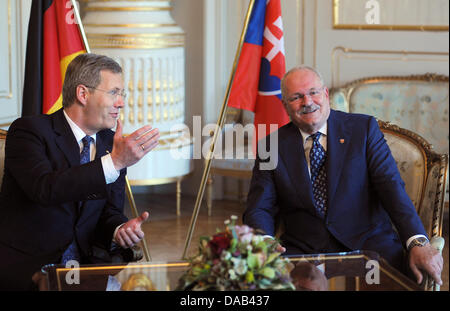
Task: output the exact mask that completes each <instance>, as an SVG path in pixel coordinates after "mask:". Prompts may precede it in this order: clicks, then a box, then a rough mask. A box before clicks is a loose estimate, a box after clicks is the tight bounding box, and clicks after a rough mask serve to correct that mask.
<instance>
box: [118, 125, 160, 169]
mask: <svg viewBox="0 0 450 311" xmlns="http://www.w3.org/2000/svg"><path fill="white" fill-rule="evenodd" d="M151 128H152V127H151V126H150V125H146V126H143V127H141V128H140V129H138V130H136V131H134V132H133V133H131V134H130V135H128V136H126V137H123V135H122V122H121V121H120V120H117V129H116V134H114V143H113V150H112V152H111V159H112V161H113V163H114V167H115V168H116V170H118V171H120V170H121V169H123V168H125V167H128V166H131V165H133V164H135V163H136V162H138V161H139V160H140V159H142V158H143V157H144V156H145V155H146V154H147V153H149V152H150V150H152V149H153V148H155V147H156V146H157V145H158V140H159V130H158V129H153V130H151Z"/></svg>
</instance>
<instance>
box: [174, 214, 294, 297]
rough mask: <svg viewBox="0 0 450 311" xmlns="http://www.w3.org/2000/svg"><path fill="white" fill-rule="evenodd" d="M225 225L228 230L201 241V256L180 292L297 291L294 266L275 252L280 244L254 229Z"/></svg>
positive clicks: (193, 260) (233, 218) (192, 262)
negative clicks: (291, 272) (294, 281)
mask: <svg viewBox="0 0 450 311" xmlns="http://www.w3.org/2000/svg"><path fill="white" fill-rule="evenodd" d="M236 219H237V217H236V216H231V221H230V220H227V221H225V225H226V229H225V231H223V232H217V233H216V234H215V235H213V236H212V237H201V238H200V247H199V253H198V255H196V256H194V257H192V258H190V259H189V262H190V267H189V270H188V271H187V272H186V273H185V274H184V275H183V276H182V277H181V278H180V280H179V285H178V288H177V289H178V290H295V287H294V285H293V284H292V282H291V277H290V275H289V273H290V271H291V270H292V267H293V265H292V264H291V263H290V262H289V259H287V258H283V257H281V256H280V255H281V254H280V253H279V252H277V251H275V249H276V244H277V243H274V242H273V241H268V240H266V239H264V238H263V237H262V236H261V235H257V234H254V231H253V229H252V228H250V227H248V226H246V225H242V226H238V225H236V224H235V222H236Z"/></svg>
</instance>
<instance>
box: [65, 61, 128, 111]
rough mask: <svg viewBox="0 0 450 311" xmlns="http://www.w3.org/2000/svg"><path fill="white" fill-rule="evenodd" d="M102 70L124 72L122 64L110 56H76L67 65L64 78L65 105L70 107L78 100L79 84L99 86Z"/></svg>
mask: <svg viewBox="0 0 450 311" xmlns="http://www.w3.org/2000/svg"><path fill="white" fill-rule="evenodd" d="M102 70H108V71H110V72H112V73H122V68H121V67H120V65H119V64H118V63H117V62H116V61H115V60H113V59H112V58H110V57H108V56H104V55H97V54H93V53H83V54H80V55H78V56H77V57H75V58H74V59H73V60H72V61H71V62H70V64H69V66H67V70H66V76H65V78H64V84H63V88H62V99H63V102H62V105H63V107H69V106H71V105H72V104H73V103H74V102H75V101H76V98H77V86H78V85H80V84H82V85H86V86H89V87H94V88H95V87H97V86H98V85H99V84H100V83H101V75H100V72H101V71H102Z"/></svg>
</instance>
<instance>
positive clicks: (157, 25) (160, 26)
mask: <svg viewBox="0 0 450 311" xmlns="http://www.w3.org/2000/svg"><path fill="white" fill-rule="evenodd" d="M84 27H122V28H124V27H127V28H163V27H178V25H177V24H173V23H172V24H144V23H143V24H92V23H86V24H84Z"/></svg>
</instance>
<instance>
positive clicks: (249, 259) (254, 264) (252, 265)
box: [247, 254, 259, 269]
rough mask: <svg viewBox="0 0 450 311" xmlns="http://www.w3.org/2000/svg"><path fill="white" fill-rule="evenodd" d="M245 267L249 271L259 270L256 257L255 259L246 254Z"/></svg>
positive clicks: (251, 255) (253, 256)
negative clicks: (246, 266)
mask: <svg viewBox="0 0 450 311" xmlns="http://www.w3.org/2000/svg"><path fill="white" fill-rule="evenodd" d="M247 265H248V267H249V268H250V269H258V268H259V261H258V257H256V256H255V255H253V254H248V256H247Z"/></svg>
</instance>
